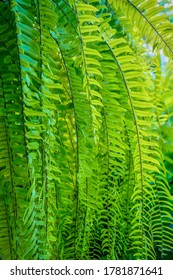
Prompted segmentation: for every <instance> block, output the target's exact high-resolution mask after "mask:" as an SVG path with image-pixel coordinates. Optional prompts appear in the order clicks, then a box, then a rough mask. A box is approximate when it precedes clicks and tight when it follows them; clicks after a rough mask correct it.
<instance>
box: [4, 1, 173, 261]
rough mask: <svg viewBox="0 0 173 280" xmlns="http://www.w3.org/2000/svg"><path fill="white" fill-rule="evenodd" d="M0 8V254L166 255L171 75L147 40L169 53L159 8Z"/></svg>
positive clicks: (78, 4) (109, 4)
mask: <svg viewBox="0 0 173 280" xmlns="http://www.w3.org/2000/svg"><path fill="white" fill-rule="evenodd" d="M149 3H150V5H149ZM0 11H2V13H1V14H2V17H1V19H0V51H1V53H0V62H1V63H0V128H1V129H0V181H1V185H0V200H1V202H0V205H1V209H0V257H1V258H3V259H83V260H84V259H85V260H86V259H97V260H98V259H156V258H158V257H159V256H160V257H161V258H166V256H167V254H168V253H169V252H170V251H171V250H172V249H173V248H172V244H173V243H172V240H173V230H172V223H173V218H172V209H173V205H172V202H173V200H172V196H171V191H170V187H169V178H170V177H169V176H168V174H169V175H170V174H171V172H170V170H168V168H167V163H168V160H169V162H171V161H170V155H168V154H167V153H166V154H165V147H166V146H165V142H164V141H165V140H164V139H165V138H164V137H165V135H166V133H167V127H168V126H167V122H168V120H169V121H170V118H171V108H172V107H171V106H172V99H171V97H170V91H171V88H172V87H171V84H170V83H169V82H168V76H169V79H171V78H170V77H171V74H170V71H168V72H169V75H168V76H167V75H165V76H164V75H163V74H162V67H161V66H160V54H159V52H157V51H155V52H150V51H149V50H148V45H147V44H148V42H151V43H152V46H153V47H154V48H155V47H156V46H157V47H158V49H160V48H162V49H163V50H164V53H165V54H166V55H167V56H168V57H172V52H173V46H172V39H171V38H172V34H171V31H170V30H172V24H171V23H170V22H169V20H168V19H167V16H166V14H164V11H165V10H164V7H161V6H160V5H159V4H158V5H157V3H156V1H147V0H146V1H139V0H138V1H137V0H134V1H129V0H123V1H104V0H102V1H93V0H89V1H83V0H61V1H55V0H46V1H43V0H35V1H33V0H26V1H23V0H12V1H1V3H0ZM123 13H124V18H123V17H122V14H123ZM130 18H131V20H130ZM161 20H162V24H160V21H161ZM125 21H127V22H128V24H127V25H126V23H125ZM133 25H134V26H137V27H138V28H139V32H138V31H137V29H134V28H133ZM124 26H125V28H124ZM140 32H141V36H139V34H140ZM144 43H145V45H144ZM151 55H152V57H151ZM168 65H169V63H168ZM164 98H165V99H164ZM164 100H166V101H164ZM168 107H169V108H168ZM167 139H168V138H167ZM165 162H166V164H165ZM168 171H169V172H168Z"/></svg>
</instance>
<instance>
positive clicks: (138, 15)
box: [109, 0, 173, 58]
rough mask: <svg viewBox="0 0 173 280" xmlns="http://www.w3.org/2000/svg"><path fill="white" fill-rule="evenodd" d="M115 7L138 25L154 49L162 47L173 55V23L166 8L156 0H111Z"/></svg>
mask: <svg viewBox="0 0 173 280" xmlns="http://www.w3.org/2000/svg"><path fill="white" fill-rule="evenodd" d="M109 2H110V3H111V4H112V5H113V7H114V8H115V9H118V8H120V9H121V10H122V12H123V13H125V15H126V17H127V18H128V19H129V20H130V21H131V22H132V23H133V24H134V25H135V27H137V28H138V29H139V31H140V33H141V36H143V37H145V38H146V41H147V42H150V43H151V44H152V46H153V49H155V48H156V47H157V48H159V49H160V48H162V49H163V51H164V53H165V55H167V56H169V57H171V58H172V56H173V43H172V42H173V37H172V35H171V34H172V31H173V25H172V23H170V21H169V20H168V18H167V16H166V14H165V13H164V8H163V7H162V6H160V5H159V4H158V2H157V0H154V1H149V0H145V1H138V0H134V1H130V0H122V1H118V0H114V1H112V0H111V1H109Z"/></svg>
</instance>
